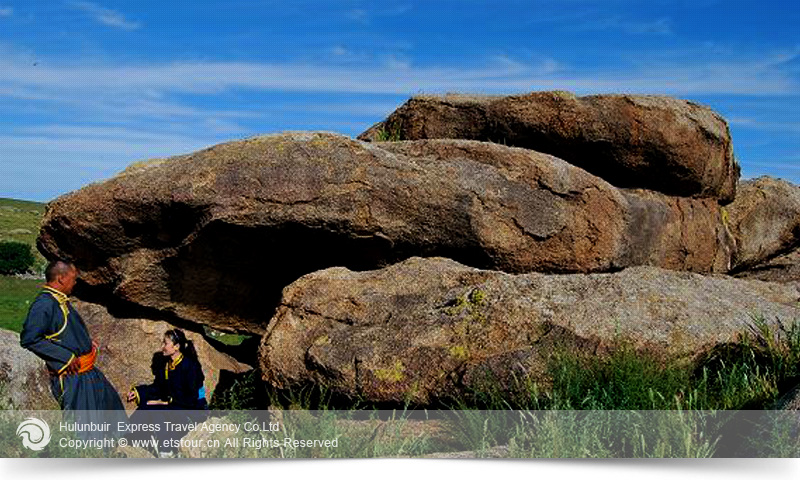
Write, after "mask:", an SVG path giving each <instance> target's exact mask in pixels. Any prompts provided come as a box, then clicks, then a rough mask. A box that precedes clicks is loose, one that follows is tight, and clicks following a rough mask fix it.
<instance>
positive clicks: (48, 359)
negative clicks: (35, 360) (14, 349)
mask: <svg viewBox="0 0 800 480" xmlns="http://www.w3.org/2000/svg"><path fill="white" fill-rule="evenodd" d="M54 310H56V312H54ZM56 313H58V315H59V317H58V318H55V320H57V321H55V322H54V317H55V314H56ZM61 315H62V314H61V310H60V309H58V308H57V305H56V304H54V303H53V302H48V301H44V300H40V299H37V300H35V301H34V302H33V305H31V309H30V311H28V317H27V318H26V319H25V323H24V324H23V326H22V333H20V336H19V343H20V345H21V346H22V348H26V349H28V350H30V351H32V352H33V353H35V354H36V355H37V356H38V357H40V358H41V359H42V360H44V361H45V363H47V366H48V367H49V368H50V369H51V370H54V371H56V372H59V373H63V372H65V371H67V370H69V365H70V363H71V362H72V364H73V365H77V362H74V360H75V355H74V354H73V353H72V352H71V351H70V350H68V349H67V348H65V347H63V346H62V345H59V344H58V343H57V342H55V341H53V340H51V339H49V338H47V336H48V335H51V334H53V333H54V332H55V331H56V330H53V326H54V323H55V324H58V326H59V328H60V327H61V324H62V323H63V322H64V319H63V317H61Z"/></svg>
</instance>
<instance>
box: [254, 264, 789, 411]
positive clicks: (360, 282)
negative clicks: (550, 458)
mask: <svg viewBox="0 0 800 480" xmlns="http://www.w3.org/2000/svg"><path fill="white" fill-rule="evenodd" d="M798 299H800V292H798V290H797V289H796V288H793V287H790V286H783V285H779V284H772V283H766V282H759V281H746V280H739V279H733V278H728V277H722V276H713V277H705V276H702V275H698V274H693V273H685V272H672V271H668V270H663V269H658V268H654V267H633V268H628V269H626V270H624V271H622V272H618V273H612V274H588V275H587V274H572V275H543V274H538V273H531V274H523V275H511V274H506V273H502V272H497V271H486V270H478V269H475V268H469V267H465V266H463V265H460V264H458V263H456V262H454V261H452V260H449V259H443V258H429V259H421V258H411V259H409V260H406V261H404V262H401V263H399V264H396V265H393V266H391V267H387V268H384V269H381V270H377V271H369V272H352V271H350V270H347V269H345V268H331V269H328V270H324V271H321V272H316V273H313V274H310V275H307V276H304V277H302V278H301V279H299V280H298V281H297V282H295V283H293V284H292V285H290V286H289V287H287V288H286V289H285V290H284V296H283V299H282V301H281V306H280V307H279V308H278V312H277V314H276V316H275V318H274V320H273V322H272V323H271V324H270V328H269V330H268V331H267V333H266V334H265V336H264V339H263V342H262V346H261V368H262V372H263V375H264V379H265V380H266V381H268V382H270V383H271V384H273V385H276V386H279V387H281V388H289V389H291V388H297V387H300V386H302V385H305V384H307V383H316V384H320V385H323V386H325V387H326V388H329V389H330V390H331V391H333V392H336V393H338V394H341V395H343V396H345V397H348V398H353V399H356V398H357V399H360V400H364V401H368V402H376V403H384V402H385V403H389V404H403V403H405V402H410V403H412V404H415V405H430V404H435V403H436V402H439V401H447V400H450V401H452V400H453V399H457V398H461V397H462V396H463V395H464V394H465V393H466V392H467V390H468V389H469V388H470V387H472V386H474V385H475V382H476V381H479V380H480V379H481V378H482V377H484V376H485V375H486V373H487V372H488V373H489V374H490V375H491V376H492V378H495V379H497V380H498V381H501V382H507V381H508V380H509V378H510V377H511V375H516V376H517V378H521V377H530V378H532V379H533V380H535V381H537V382H538V383H540V384H541V385H543V386H546V385H547V384H548V377H547V362H548V358H550V357H551V355H552V354H553V353H554V351H556V350H557V349H558V348H568V349H571V350H572V349H575V350H577V351H581V352H583V353H588V354H595V355H602V354H603V353H604V352H607V351H609V348H610V347H612V346H613V345H614V342H615V341H618V340H619V339H620V338H621V339H625V341H630V342H632V344H633V346H634V347H635V348H636V349H637V350H647V351H650V352H651V353H654V354H657V355H659V356H664V357H666V358H672V359H681V358H683V359H687V360H693V359H696V358H697V357H698V356H699V355H700V354H701V353H704V352H706V353H707V352H709V351H710V350H711V349H713V348H715V347H716V346H718V345H721V344H725V343H734V342H737V341H738V335H739V334H740V333H741V332H743V331H746V330H747V329H748V326H749V325H752V321H753V317H752V316H754V315H763V317H764V318H765V319H767V321H770V322H775V320H776V319H778V318H779V319H782V320H784V321H788V320H793V319H796V318H800V304H798Z"/></svg>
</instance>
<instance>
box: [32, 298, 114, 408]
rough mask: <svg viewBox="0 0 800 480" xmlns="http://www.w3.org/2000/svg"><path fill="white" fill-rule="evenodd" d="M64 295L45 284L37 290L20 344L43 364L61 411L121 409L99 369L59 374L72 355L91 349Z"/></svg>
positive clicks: (86, 333)
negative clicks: (39, 290)
mask: <svg viewBox="0 0 800 480" xmlns="http://www.w3.org/2000/svg"><path fill="white" fill-rule="evenodd" d="M66 298H67V297H66V296H65V295H64V294H63V293H61V292H58V291H57V290H52V289H49V288H48V287H45V289H44V290H42V292H41V293H39V295H38V296H37V297H36V299H35V300H34V301H33V304H32V305H31V308H30V310H28V317H27V318H26V319H25V323H24V325H23V326H22V333H21V334H20V345H22V347H23V348H26V349H28V350H30V351H32V352H33V353H35V354H36V355H37V356H39V357H40V358H41V359H43V360H44V361H45V363H46V364H47V368H48V370H49V371H50V373H51V380H50V388H51V390H52V392H53V395H54V396H55V397H56V400H57V401H58V403H59V405H60V406H61V408H62V409H63V410H124V407H123V405H122V401H121V400H120V397H119V394H118V393H117V391H116V390H115V389H114V387H113V386H112V385H111V383H109V381H108V380H107V379H106V377H105V375H103V373H102V372H101V371H100V370H99V369H97V368H92V369H91V370H89V371H88V372H84V373H76V374H69V375H67V374H65V373H63V372H64V370H65V369H66V366H67V364H68V363H69V362H70V361H71V360H72V359H73V358H75V357H79V356H81V355H85V354H87V353H90V352H91V351H92V339H91V337H90V336H89V332H88V330H87V329H86V325H85V324H84V323H83V319H82V318H81V317H80V315H78V312H77V311H75V309H74V308H73V307H72V305H71V304H70V303H69V301H68V300H67V299H66ZM59 299H60V300H61V301H60V302H59ZM65 312H66V318H65V315H64V314H65Z"/></svg>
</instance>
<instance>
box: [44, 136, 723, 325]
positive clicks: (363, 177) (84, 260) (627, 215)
mask: <svg viewBox="0 0 800 480" xmlns="http://www.w3.org/2000/svg"><path fill="white" fill-rule="evenodd" d="M726 235H727V233H726V231H725V228H724V226H723V224H722V218H721V214H720V211H719V207H718V206H717V205H716V202H715V201H714V200H711V199H688V198H673V197H667V196H664V195H661V194H657V193H654V192H650V191H620V190H619V189H616V188H614V187H612V186H611V185H609V184H608V183H606V182H605V181H603V180H601V179H599V178H597V177H594V176H592V175H590V174H588V173H586V172H585V171H584V170H582V169H579V168H576V167H574V166H572V165H569V164H567V163H566V162H563V161H562V160H559V159H557V158H554V157H551V156H549V155H544V154H539V153H536V152H532V151H528V150H524V149H517V148H510V147H505V146H501V145H494V144H488V143H481V142H470V141H458V140H438V141H428V142H412V143H410V144H408V145H403V144H387V145H381V146H379V145H375V144H369V143H364V142H359V141H354V140H351V139H349V138H346V137H343V136H339V135H334V134H321V133H311V134H302V133H297V134H285V135H275V136H267V137H258V138H253V139H249V140H245V141H238V142H231V143H226V144H222V145H217V146H215V147H212V148H209V149H206V150H203V151H200V152H196V153H194V154H191V155H186V156H182V157H175V158H172V159H167V160H159V161H153V162H150V163H147V164H143V165H139V166H135V167H131V168H129V169H128V170H127V171H126V172H124V173H123V174H122V175H119V176H117V177H115V178H113V179H110V180H108V181H106V182H103V183H99V184H93V185H90V186H87V187H84V188H83V189H81V190H79V191H77V192H73V193H71V194H68V195H65V196H63V197H60V198H59V199H57V200H55V201H54V202H52V203H51V204H50V205H49V206H48V209H47V212H46V214H45V217H44V219H43V225H42V229H41V233H40V236H39V239H38V242H39V249H40V250H41V251H42V252H43V253H44V254H45V256H46V257H48V258H54V257H67V258H71V259H73V260H74V261H75V262H76V264H77V265H78V267H79V268H80V269H81V270H82V272H83V273H82V279H83V282H84V283H83V284H79V287H84V288H83V290H81V289H79V290H77V291H76V292H77V294H78V296H79V297H82V298H85V299H87V300H90V299H91V300H92V301H94V302H96V303H102V304H105V305H112V304H113V305H114V308H119V309H122V308H123V307H130V306H138V307H146V308H147V309H149V310H146V311H145V313H146V314H147V316H150V317H152V316H153V315H152V314H153V313H154V312H153V310H156V311H158V313H159V314H160V315H164V314H166V315H171V316H174V317H177V319H181V320H185V321H191V322H196V323H203V324H207V325H210V326H213V327H216V328H220V329H225V330H238V331H249V332H253V333H263V331H264V329H265V325H266V324H267V322H268V320H269V318H270V316H271V314H272V312H273V310H272V309H273V308H274V306H275V305H276V304H277V302H278V300H279V298H280V291H281V289H282V288H283V287H284V286H286V285H288V284H289V283H291V282H292V281H294V280H296V279H297V278H299V277H300V276H302V275H304V274H307V273H309V272H313V271H317V270H320V269H323V268H327V267H331V266H345V267H348V268H351V269H354V270H365V269H374V268H380V267H382V266H385V265H388V264H392V263H395V262H397V261H400V260H402V259H405V258H408V257H411V256H443V257H449V258H453V259H455V260H457V261H459V262H461V263H464V264H468V265H471V266H475V267H480V268H487V269H496V270H503V271H508V272H529V271H546V272H591V271H608V270H615V269H619V268H623V267H627V266H631V265H639V264H649V265H657V266H661V267H665V268H671V269H677V270H690V271H697V272H714V271H727V268H728V263H729V256H730V251H729V245H728V242H729V240H728V238H727V237H726ZM87 286H88V287H89V288H85V287H87ZM115 302H116V303H115ZM140 313H141V312H140ZM140 313H137V316H142V315H143V314H140Z"/></svg>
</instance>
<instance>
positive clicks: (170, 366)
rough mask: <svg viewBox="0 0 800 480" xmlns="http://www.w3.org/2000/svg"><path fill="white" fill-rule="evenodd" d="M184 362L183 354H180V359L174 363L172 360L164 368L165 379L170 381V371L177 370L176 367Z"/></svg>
mask: <svg viewBox="0 0 800 480" xmlns="http://www.w3.org/2000/svg"><path fill="white" fill-rule="evenodd" d="M182 360H183V354H182V353H179V354H178V358H176V359H175V361H174V362H173V361H172V360H170V361H169V362H167V364H166V365H165V366H164V379H165V380H169V371H170V370H175V367H177V366H178V364H179V363H181V361H182Z"/></svg>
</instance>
